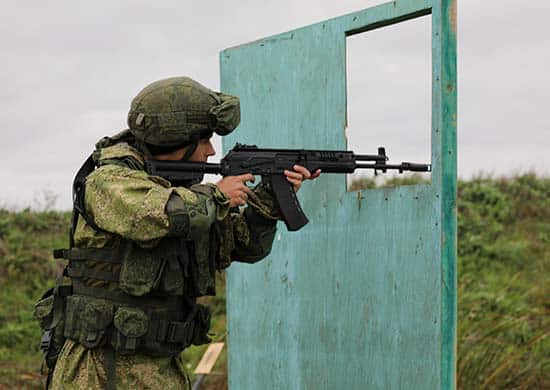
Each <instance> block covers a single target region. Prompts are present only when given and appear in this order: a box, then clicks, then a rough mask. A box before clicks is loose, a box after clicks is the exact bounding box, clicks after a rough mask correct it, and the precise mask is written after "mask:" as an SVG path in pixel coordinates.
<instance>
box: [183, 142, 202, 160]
mask: <svg viewBox="0 0 550 390" xmlns="http://www.w3.org/2000/svg"><path fill="white" fill-rule="evenodd" d="M198 146H199V143H198V142H197V141H194V142H193V143H192V144H190V145H189V147H188V148H187V150H186V151H185V154H184V155H183V157H182V158H181V161H188V160H189V159H190V158H191V156H192V155H193V153H195V150H197V147H198Z"/></svg>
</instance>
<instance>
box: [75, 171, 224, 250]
mask: <svg viewBox="0 0 550 390" xmlns="http://www.w3.org/2000/svg"><path fill="white" fill-rule="evenodd" d="M85 206H86V211H87V213H88V214H89V215H90V216H91V217H92V219H93V221H94V222H95V224H96V225H97V226H98V227H99V228H100V229H102V230H105V231H107V232H109V233H113V234H117V235H119V236H122V237H124V238H127V239H130V240H133V241H136V242H138V243H143V244H144V245H150V244H151V243H152V242H154V241H155V240H158V239H160V238H163V237H165V236H170V235H172V236H180V237H183V238H186V239H191V240H192V239H194V237H197V236H201V235H205V234H206V235H207V234H209V232H210V229H211V227H212V224H213V223H214V221H216V220H221V219H223V218H224V217H225V216H226V215H227V212H228V207H229V201H228V200H227V198H226V197H225V195H224V194H222V193H221V192H220V191H219V190H218V189H217V187H216V186H214V185H208V184H206V185H198V186H194V187H192V188H191V189H188V188H184V187H171V186H170V183H169V182H168V181H166V180H164V179H162V178H160V177H157V176H150V175H148V174H147V173H146V172H144V171H141V170H133V169H129V168H126V167H123V166H118V165H105V166H102V167H100V168H98V169H97V170H95V171H94V172H93V173H91V174H90V175H89V176H88V178H87V180H86V192H85Z"/></svg>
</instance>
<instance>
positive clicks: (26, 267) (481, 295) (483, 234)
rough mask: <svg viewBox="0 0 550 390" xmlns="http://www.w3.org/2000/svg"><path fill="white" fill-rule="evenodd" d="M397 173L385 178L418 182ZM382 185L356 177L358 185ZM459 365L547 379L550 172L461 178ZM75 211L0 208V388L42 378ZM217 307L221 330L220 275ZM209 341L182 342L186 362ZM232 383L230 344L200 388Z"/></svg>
mask: <svg viewBox="0 0 550 390" xmlns="http://www.w3.org/2000/svg"><path fill="white" fill-rule="evenodd" d="M421 181H422V178H421V177H413V178H407V179H406V182H402V181H399V179H392V182H391V183H384V185H399V184H415V183H418V182H421ZM376 185H378V184H377V183H374V182H372V180H369V179H367V180H363V181H357V182H354V183H352V187H353V186H355V187H354V189H359V188H366V187H373V186H376ZM458 195H459V196H458V215H459V218H458V234H459V241H458V271H459V283H458V297H459V304H458V319H459V322H458V363H457V366H458V371H457V380H458V387H459V388H460V389H478V388H484V389H544V388H550V377H549V372H550V345H549V337H548V335H549V333H550V321H549V318H550V316H549V314H550V313H549V312H550V300H549V297H550V291H549V288H548V287H547V286H550V280H549V276H548V275H550V273H549V271H550V270H549V266H550V179H549V178H540V177H537V176H535V175H534V174H524V175H519V176H517V177H514V178H510V179H503V178H492V177H484V176H479V177H477V178H474V179H472V180H469V181H460V182H459V185H458ZM69 219H70V213H67V212H55V211H40V212H38V211H32V210H28V209H27V210H22V211H18V212H15V211H9V210H2V209H0V285H1V286H2V287H3V288H2V289H0V301H1V302H2V304H1V305H0V389H1V388H3V386H5V387H6V388H28V389H33V388H41V387H42V386H43V385H42V382H41V376H40V363H41V353H40V351H39V350H38V343H39V338H40V334H39V329H38V326H37V325H36V324H35V323H34V320H33V319H32V309H33V305H34V302H35V301H36V299H37V298H38V297H39V296H40V294H41V293H42V292H43V291H44V290H45V288H46V286H51V285H52V284H53V283H54V280H55V277H56V274H57V272H58V271H59V269H60V268H61V267H62V264H61V263H60V262H58V261H56V260H53V259H52V257H51V249H52V248H60V247H65V246H66V245H67V241H68V226H69ZM217 284H218V296H216V297H208V298H204V299H203V300H204V302H205V303H207V304H208V305H209V306H210V307H211V308H212V309H213V320H212V330H213V332H214V333H215V335H214V336H213V338H214V340H215V341H220V340H223V339H224V337H225V291H224V279H223V275H220V276H219V277H218V280H217ZM206 347H207V346H200V347H192V348H189V349H187V350H186V351H185V352H184V359H185V361H186V362H187V368H188V370H189V372H191V371H192V369H193V368H194V367H195V366H196V364H197V362H198V360H199V359H200V357H201V356H202V354H203V353H204V351H205V350H206ZM226 387H227V373H226V354H225V349H224V352H223V353H222V355H221V356H220V358H219V359H218V362H217V364H216V366H215V367H214V375H211V376H209V377H208V378H207V382H206V383H205V386H204V388H212V389H214V388H215V389H220V388H226Z"/></svg>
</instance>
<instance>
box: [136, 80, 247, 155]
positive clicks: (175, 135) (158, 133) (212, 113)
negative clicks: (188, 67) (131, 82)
mask: <svg viewBox="0 0 550 390" xmlns="http://www.w3.org/2000/svg"><path fill="white" fill-rule="evenodd" d="M240 119H241V114H240V106H239V98H237V97H235V96H231V95H226V94H223V93H219V92H214V91H212V90H210V89H208V88H206V87H205V86H203V85H201V84H199V83H197V82H196V81H194V80H192V79H190V78H188V77H172V78H168V79H164V80H159V81H155V82H154V83H151V84H149V85H148V86H147V87H145V88H144V89H143V90H141V92H139V93H138V94H137V96H136V97H135V98H134V99H133V100H132V104H131V106H130V112H128V127H129V128H130V132H131V133H132V134H133V135H134V136H135V137H136V138H137V139H138V140H139V141H142V142H145V143H147V144H151V145H157V146H177V145H185V144H191V143H194V142H197V141H198V140H199V139H200V138H204V137H208V136H210V135H212V133H213V132H215V133H217V134H219V135H227V134H229V133H231V132H232V131H233V130H234V129H235V128H236V127H237V126H238V124H239V122H240Z"/></svg>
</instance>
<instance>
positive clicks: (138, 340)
mask: <svg viewBox="0 0 550 390" xmlns="http://www.w3.org/2000/svg"><path fill="white" fill-rule="evenodd" d="M117 141H118V140H117ZM113 163H116V164H118V165H124V166H126V167H127V168H129V169H139V167H138V166H137V165H136V163H135V162H133V161H132V160H131V159H120V160H117V161H115V162H113ZM95 167H96V163H95V161H94V159H93V158H92V156H90V157H89V158H88V159H87V160H86V161H85V162H84V164H83V165H82V167H81V168H80V170H79V171H78V173H77V175H76V177H75V180H74V183H73V202H74V208H73V216H72V223H71V232H70V245H69V248H68V249H57V250H54V258H57V259H66V260H68V264H67V266H66V267H65V269H64V271H63V275H64V276H66V277H68V278H70V281H71V283H70V284H69V285H61V284H58V286H56V287H55V288H53V289H50V290H48V292H47V293H46V294H44V296H43V297H42V299H41V300H40V301H39V302H38V303H37V305H36V309H35V316H36V317H37V319H38V320H39V322H40V325H41V327H42V329H43V330H44V336H43V339H42V343H41V348H42V349H43V351H44V353H45V357H46V363H47V365H48V367H50V368H51V367H53V366H54V365H55V361H56V358H57V355H58V354H59V351H60V350H61V347H62V345H63V342H64V339H65V338H68V339H72V340H74V341H76V342H78V343H80V344H82V345H83V346H85V347H86V348H96V347H102V348H109V349H112V350H114V351H116V352H117V353H121V354H133V353H139V354H145V355H150V356H176V355H177V354H179V353H180V352H181V351H182V350H183V349H184V348H186V347H187V346H189V345H191V344H194V345H200V344H204V343H207V342H209V341H210V339H209V337H208V334H207V333H208V330H209V327H210V316H211V315H210V311H209V310H208V308H206V307H205V306H202V305H200V304H197V303H196V297H199V296H202V295H214V294H215V288H214V286H215V279H214V276H215V267H214V260H215V259H214V253H215V248H216V245H217V244H216V242H215V241H216V237H215V236H214V235H211V237H204V238H202V239H201V240H199V241H196V242H195V241H185V240H183V239H181V238H178V237H166V238H163V239H161V240H160V242H159V243H158V245H156V246H155V247H154V248H143V247H140V246H139V245H137V244H136V243H135V242H133V241H131V240H127V239H124V238H123V237H119V236H116V237H113V239H112V240H109V242H110V244H108V245H106V246H105V247H102V248H80V247H75V240H74V238H75V237H74V236H75V232H76V228H77V224H78V223H79V219H80V223H83V222H84V221H85V222H86V224H88V225H89V226H91V227H93V228H94V230H96V231H100V232H101V231H102V230H101V229H100V228H99V227H98V226H97V225H96V224H95V223H94V221H93V219H92V218H91V217H90V216H89V215H88V214H87V213H86V210H85V207H84V195H85V180H86V177H87V176H88V175H89V174H90V173H91V172H92V171H93V170H94V169H95Z"/></svg>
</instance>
